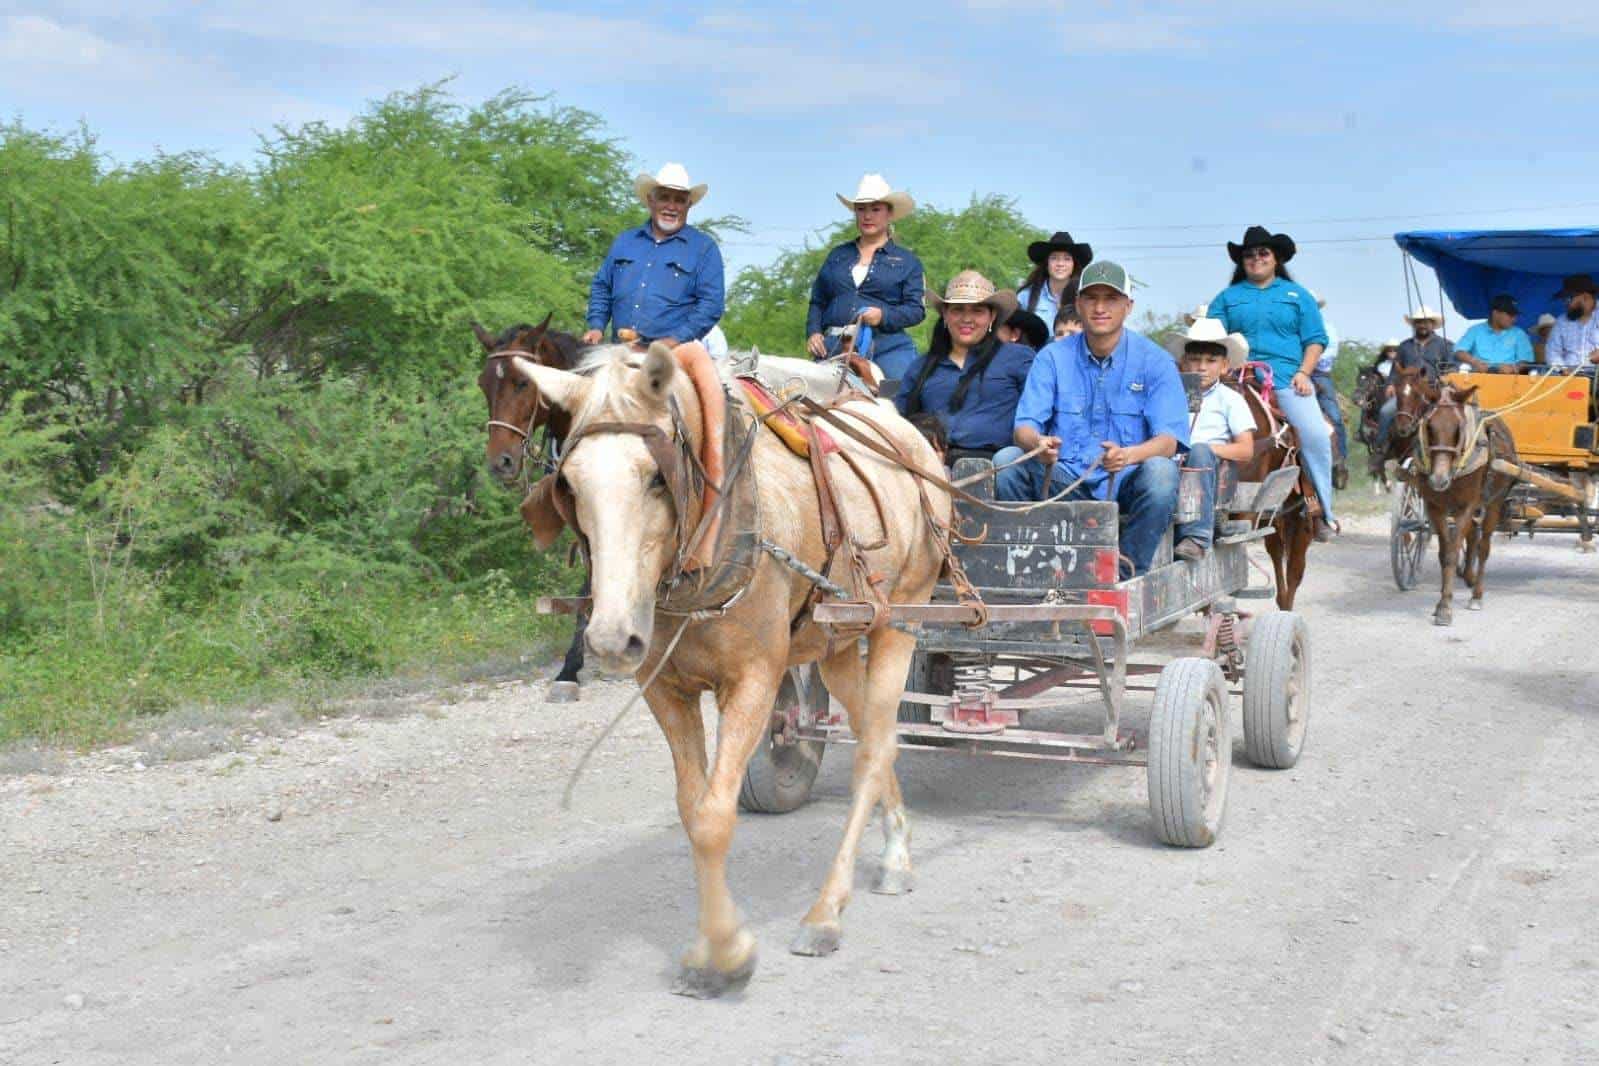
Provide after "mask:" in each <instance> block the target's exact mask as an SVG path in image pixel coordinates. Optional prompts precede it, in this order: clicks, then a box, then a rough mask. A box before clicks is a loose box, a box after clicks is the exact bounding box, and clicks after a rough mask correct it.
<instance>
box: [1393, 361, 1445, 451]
mask: <svg viewBox="0 0 1599 1066" xmlns="http://www.w3.org/2000/svg"><path fill="white" fill-rule="evenodd" d="M1437 402H1438V388H1437V386H1436V385H1434V384H1433V383H1432V382H1431V381H1430V380H1428V377H1427V372H1426V371H1425V370H1423V369H1422V368H1420V367H1400V368H1398V369H1396V370H1395V371H1394V405H1395V407H1394V428H1393V432H1394V433H1395V434H1396V435H1397V436H1400V437H1409V436H1413V435H1414V434H1415V432H1416V427H1417V426H1418V425H1420V424H1421V419H1422V416H1423V415H1424V414H1425V413H1426V411H1427V408H1429V407H1430V406H1432V405H1433V404H1435V403H1437Z"/></svg>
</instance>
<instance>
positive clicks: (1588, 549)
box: [1577, 540, 1595, 555]
mask: <svg viewBox="0 0 1599 1066" xmlns="http://www.w3.org/2000/svg"><path fill="white" fill-rule="evenodd" d="M1577 550H1578V551H1579V552H1581V553H1582V554H1584V555H1592V554H1593V553H1594V551H1595V548H1594V546H1593V545H1592V544H1590V543H1589V542H1588V541H1585V540H1579V541H1578V542H1577Z"/></svg>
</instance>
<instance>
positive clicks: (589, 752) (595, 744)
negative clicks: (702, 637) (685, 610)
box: [561, 618, 693, 811]
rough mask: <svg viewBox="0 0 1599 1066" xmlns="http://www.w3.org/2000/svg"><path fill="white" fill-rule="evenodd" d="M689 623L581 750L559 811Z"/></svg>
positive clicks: (569, 804) (567, 804) (568, 803)
mask: <svg viewBox="0 0 1599 1066" xmlns="http://www.w3.org/2000/svg"><path fill="white" fill-rule="evenodd" d="M691 621H693V619H691V618H685V619H683V624H682V625H680V626H678V627H677V632H676V633H674V634H673V635H672V642H671V643H670V644H668V645H667V646H666V653H665V654H664V655H662V656H661V658H660V661H659V662H657V663H656V664H655V669H653V670H651V671H650V676H649V677H647V678H645V679H644V683H643V684H642V685H640V686H639V687H638V691H637V692H635V693H633V698H632V699H630V700H628V701H627V703H626V704H625V705H623V707H622V709H621V710H620V711H617V712H616V716H615V717H614V718H612V719H611V720H610V721H609V722H607V723H606V725H605V728H604V729H602V730H600V735H599V736H597V737H595V738H594V739H593V740H592V741H590V742H589V746H588V747H587V748H585V749H583V754H582V755H581V756H580V757H579V758H578V760H577V765H576V766H574V767H573V768H572V776H570V777H568V778H567V779H566V789H565V790H564V791H562V793H561V810H563V811H569V810H571V809H572V792H573V790H574V789H576V788H577V782H578V779H579V778H580V777H582V776H583V771H584V770H586V769H588V764H589V759H591V758H593V756H594V752H595V751H597V750H598V749H599V746H600V745H601V744H603V743H605V738H606V737H608V736H610V735H611V734H612V733H613V732H615V730H616V727H617V726H619V725H621V724H622V719H623V718H626V717H627V712H629V711H631V710H632V709H633V706H634V704H636V703H638V701H639V700H640V699H641V698H642V697H643V695H644V693H645V691H646V690H647V689H648V688H649V687H650V686H651V685H653V684H654V683H655V679H656V678H657V677H659V676H661V670H662V668H663V667H665V666H666V661H667V660H668V659H670V658H671V657H672V653H673V652H674V651H676V650H677V642H678V641H680V640H682V639H683V634H684V632H685V631H687V629H688V624H689V622H691Z"/></svg>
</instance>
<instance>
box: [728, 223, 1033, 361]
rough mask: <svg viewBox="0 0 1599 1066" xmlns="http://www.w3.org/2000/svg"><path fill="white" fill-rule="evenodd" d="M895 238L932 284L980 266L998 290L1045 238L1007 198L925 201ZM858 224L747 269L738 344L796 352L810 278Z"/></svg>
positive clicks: (733, 307) (733, 293) (734, 290)
mask: <svg viewBox="0 0 1599 1066" xmlns="http://www.w3.org/2000/svg"><path fill="white" fill-rule="evenodd" d="M894 229H895V235H894V239H895V240H896V241H897V242H898V243H900V244H902V245H904V246H905V247H907V248H909V249H910V250H911V251H913V252H915V253H916V255H917V257H918V258H919V259H921V261H922V266H923V268H924V269H925V270H926V273H927V283H928V285H929V286H930V287H933V288H935V289H936V290H937V291H940V292H942V291H943V286H944V285H945V284H947V283H948V281H949V279H950V278H952V277H954V276H955V275H956V274H958V273H960V272H961V271H962V270H978V271H981V272H982V274H983V275H984V276H985V277H987V278H988V279H989V280H991V281H992V282H994V284H995V285H997V286H999V287H1000V288H1012V287H1014V286H1015V285H1016V284H1017V283H1018V282H1019V281H1020V280H1021V279H1022V278H1023V277H1025V276H1026V274H1027V271H1028V270H1029V269H1031V264H1030V263H1029V262H1028V261H1027V246H1028V244H1030V243H1032V242H1033V241H1035V240H1038V239H1039V238H1041V237H1043V236H1045V234H1044V233H1043V232H1042V231H1041V230H1039V229H1038V228H1037V227H1036V226H1033V225H1031V224H1029V223H1028V222H1027V220H1026V219H1025V218H1023V217H1022V215H1021V213H1020V212H1019V211H1017V209H1016V204H1015V202H1014V201H1013V200H1010V199H1008V198H1007V197H1003V196H984V197H974V198H973V199H972V201H971V203H969V204H967V205H966V206H965V207H964V208H961V209H960V210H956V211H947V210H942V209H940V208H938V207H935V206H932V205H928V204H923V205H919V206H918V207H917V209H916V212H915V214H913V215H911V216H910V217H909V218H907V219H905V220H904V221H902V222H897V223H895V225H894ZM854 236H855V225H854V223H853V222H851V221H849V220H847V219H846V220H844V221H842V222H840V223H839V224H838V225H836V226H834V227H833V228H832V229H831V230H829V231H828V232H827V233H826V235H825V236H823V238H822V240H821V242H820V243H819V244H818V245H816V246H814V247H810V246H808V247H806V248H804V249H802V250H800V251H795V252H785V253H783V254H782V255H780V256H778V258H777V260H776V262H774V263H773V264H772V265H771V266H770V267H767V268H758V267H747V268H745V269H744V270H743V271H742V272H740V274H739V276H738V278H737V279H736V280H735V281H734V282H733V285H732V286H731V288H730V290H729V292H728V309H727V316H726V319H725V320H724V323H723V329H724V330H725V332H726V333H727V335H728V336H729V337H730V338H732V339H733V340H734V342H735V343H736V344H738V345H739V346H740V347H746V346H747V347H756V348H760V349H761V350H762V351H767V352H778V353H785V352H786V353H798V352H800V351H802V350H803V349H804V346H805V315H806V311H807V310H808V308H809V306H810V298H811V283H812V282H813V281H814V280H815V278H816V274H817V272H818V271H819V270H820V269H821V266H822V260H824V259H826V258H827V253H828V252H829V251H830V250H832V249H833V248H834V247H835V246H836V245H838V244H841V243H843V242H844V241H849V240H853V239H854ZM931 332H932V323H931V322H930V321H923V323H922V324H921V325H919V326H917V327H916V328H915V329H913V330H911V337H912V338H913V339H914V340H915V342H916V345H917V347H918V348H921V349H925V348H926V347H927V341H928V337H929V335H930V334H931Z"/></svg>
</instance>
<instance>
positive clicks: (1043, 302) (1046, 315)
mask: <svg viewBox="0 0 1599 1066" xmlns="http://www.w3.org/2000/svg"><path fill="white" fill-rule="evenodd" d="M1070 290H1071V282H1069V281H1068V282H1067V283H1066V288H1065V289H1062V290H1061V295H1062V296H1064V295H1066V294H1067V292H1069V291H1070ZM1027 295H1028V290H1027V289H1025V288H1022V287H1021V286H1017V288H1016V299H1017V300H1018V301H1019V306H1020V307H1021V309H1022V310H1023V311H1031V312H1032V313H1033V314H1035V315H1037V316H1038V317H1039V318H1041V319H1043V320H1044V325H1046V326H1048V327H1049V332H1050V335H1051V336H1054V333H1055V316H1056V315H1058V314H1060V300H1059V299H1057V298H1056V296H1055V294H1054V293H1052V292H1050V291H1049V282H1047V281H1046V282H1044V284H1042V285H1040V286H1039V287H1038V303H1037V305H1036V306H1034V307H1028V306H1027ZM1072 295H1074V296H1075V295H1076V294H1075V293H1072Z"/></svg>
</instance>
